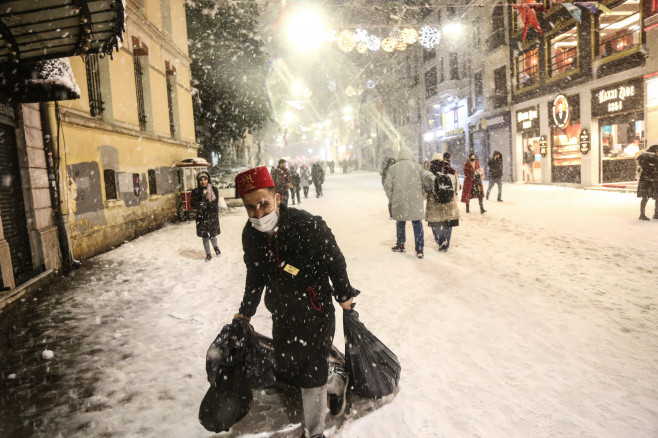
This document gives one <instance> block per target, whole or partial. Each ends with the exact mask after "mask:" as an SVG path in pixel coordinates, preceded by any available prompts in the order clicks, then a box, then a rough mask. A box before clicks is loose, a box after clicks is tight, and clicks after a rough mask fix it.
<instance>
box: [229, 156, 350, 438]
mask: <svg viewBox="0 0 658 438" xmlns="http://www.w3.org/2000/svg"><path fill="white" fill-rule="evenodd" d="M235 181H236V186H237V188H238V194H239V196H240V197H241V198H242V200H243V202H244V206H245V209H246V210H247V214H248V215H249V221H248V222H247V224H246V225H245V227H244V230H243V232H242V246H243V250H244V262H245V265H246V267H247V278H246V285H245V292H244V297H243V299H242V303H241V305H240V310H239V313H238V314H236V315H235V316H236V317H237V318H243V319H245V320H247V321H249V320H250V319H251V316H253V315H254V314H255V313H256V309H257V307H258V305H259V304H260V300H261V296H262V293H263V289H265V306H266V307H267V309H268V310H269V311H270V312H271V313H272V339H273V345H274V361H275V375H276V378H277V380H278V381H281V382H283V383H287V384H289V385H292V386H298V387H301V392H302V408H303V411H304V412H303V422H302V426H303V429H304V434H303V436H304V437H306V438H316V437H323V436H324V435H323V432H324V422H325V411H326V409H327V377H328V373H329V365H328V362H327V357H328V356H329V352H330V350H331V346H332V342H333V338H334V331H335V325H336V320H335V316H334V306H333V302H332V295H333V297H334V298H335V299H336V301H338V303H339V304H340V306H341V307H342V308H343V309H350V306H351V304H352V299H353V297H355V296H356V295H358V293H359V291H358V290H356V289H354V288H353V287H352V286H351V284H350V281H349V278H348V276H347V270H346V264H345V258H344V257H343V254H342V253H341V251H340V249H339V248H338V245H337V244H336V239H335V237H334V235H333V233H332V232H331V230H330V229H329V227H328V226H327V224H326V223H325V221H324V220H322V218H321V217H319V216H313V215H311V214H310V213H308V212H306V211H304V210H297V209H294V208H288V207H287V206H286V205H282V204H281V197H280V195H279V194H278V193H276V191H275V189H274V186H275V185H274V181H273V180H272V178H271V176H270V174H269V172H268V170H267V168H266V167H264V166H263V167H256V168H254V169H250V170H248V171H245V172H242V173H240V174H238V175H237V176H236V178H235ZM330 280H331V283H330ZM332 380H333V381H332V382H330V384H331V386H335V388H331V389H332V390H330V391H329V392H330V393H332V392H333V393H334V394H330V397H331V400H330V410H331V413H332V414H340V413H342V411H343V409H344V404H345V389H346V386H347V374H346V373H345V372H344V371H340V372H339V373H337V374H332ZM335 380H342V382H336V381H335Z"/></svg>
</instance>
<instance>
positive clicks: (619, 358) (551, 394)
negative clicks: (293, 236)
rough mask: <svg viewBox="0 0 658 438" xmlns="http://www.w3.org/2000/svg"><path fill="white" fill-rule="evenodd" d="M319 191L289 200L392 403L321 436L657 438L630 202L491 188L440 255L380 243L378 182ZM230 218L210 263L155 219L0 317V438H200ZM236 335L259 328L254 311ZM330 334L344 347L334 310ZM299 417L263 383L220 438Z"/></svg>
mask: <svg viewBox="0 0 658 438" xmlns="http://www.w3.org/2000/svg"><path fill="white" fill-rule="evenodd" d="M486 185H487V184H486V183H485V188H486ZM323 191H324V196H323V197H322V198H319V199H316V198H315V197H314V196H315V194H314V190H313V188H311V190H310V193H309V195H312V196H313V197H309V198H308V199H302V204H301V207H302V208H304V209H306V210H308V211H310V212H312V213H314V214H318V215H321V216H322V217H323V218H324V219H325V220H326V221H327V223H328V225H329V226H330V227H331V229H332V230H333V232H334V234H335V235H336V239H337V241H338V244H339V245H340V247H341V249H342V251H343V253H344V255H345V258H346V260H347V267H348V272H349V274H350V279H351V282H352V284H353V285H354V286H355V287H356V288H357V289H359V290H361V292H362V293H361V295H360V296H359V297H358V298H356V299H355V302H357V303H358V304H357V307H356V309H357V310H358V311H359V313H360V317H361V320H362V321H363V322H364V323H365V324H366V326H367V327H368V328H369V329H370V330H371V331H372V332H373V333H375V334H376V335H377V336H378V337H379V338H380V339H381V340H382V341H383V342H384V343H386V344H387V345H388V346H389V347H390V348H391V349H392V350H393V351H394V352H395V353H396V354H397V355H398V358H399V359H400V362H401V364H402V376H401V380H400V385H399V389H398V392H397V393H396V394H395V395H394V396H393V397H390V398H389V399H387V400H383V401H377V402H365V401H363V400H361V401H359V402H358V403H356V404H355V405H354V406H352V409H351V410H349V412H347V413H346V414H345V416H344V417H342V418H339V419H334V418H329V417H328V420H327V427H328V430H327V432H326V435H327V437H336V438H337V437H349V438H353V437H363V438H366V437H367V438H371V437H442V438H443V437H445V438H461V437H479V438H496V437H506V438H512V437H533V438H538V437H560V438H568V437H579V438H585V437H592V438H606V437H609V438H618V437H633V438H652V437H656V436H658V297H657V295H658V280H657V278H656V276H657V274H658V221H656V220H652V221H650V222H645V221H639V220H638V219H637V218H638V215H639V207H638V206H639V199H637V198H636V197H635V194H631V193H609V192H602V191H587V190H582V189H574V188H563V187H555V186H542V185H530V184H511V183H507V184H504V185H503V199H504V202H495V197H496V195H497V188H494V189H493V193H492V200H493V202H488V201H485V208H486V209H487V213H486V214H484V215H481V214H480V213H479V212H477V210H478V209H477V208H473V209H472V210H471V211H472V212H471V213H468V214H466V213H465V211H464V208H463V204H460V205H461V214H462V217H461V220H460V225H459V227H457V228H455V229H454V231H453V237H452V243H451V246H450V250H449V251H448V252H447V253H440V252H438V251H437V245H436V243H434V241H433V238H432V233H431V230H430V229H429V228H428V227H427V226H426V224H425V227H424V229H425V258H424V259H420V260H419V259H417V258H416V257H415V254H414V253H413V251H411V252H407V253H403V254H399V253H393V252H391V250H390V248H391V246H393V245H394V244H395V223H394V222H393V221H391V220H390V219H389V218H388V211H387V201H386V196H385V194H384V191H383V189H382V186H381V179H380V176H379V175H378V174H377V173H374V172H358V173H350V174H346V175H343V174H338V173H337V174H333V175H328V176H327V181H326V185H325V186H324V187H323ZM476 204H477V202H476V201H474V203H473V206H476ZM298 207H299V206H298ZM473 211H476V212H473ZM647 212H648V213H649V212H651V213H653V201H650V203H649V206H648V210H647ZM246 220H247V217H246V213H245V212H244V210H243V209H242V208H238V209H233V210H231V211H230V212H229V213H228V214H226V215H223V216H221V218H220V221H221V228H222V233H221V235H220V236H219V246H220V248H221V250H222V254H221V256H219V257H214V258H213V259H212V261H211V262H209V263H206V262H204V251H203V246H202V243H201V239H200V238H198V237H197V236H196V233H195V225H194V222H187V223H177V224H171V225H168V226H166V227H165V228H163V229H161V230H158V231H156V232H153V233H151V234H149V235H146V236H143V237H140V238H138V239H137V240H134V241H132V242H127V243H125V244H124V245H122V246H121V247H119V248H117V249H115V250H112V251H110V252H108V253H105V254H103V255H101V256H98V257H95V258H94V259H91V260H88V261H86V262H85V263H84V264H83V267H82V268H81V269H79V270H78V271H76V272H75V273H74V274H73V276H72V277H71V278H69V279H67V278H64V279H59V280H58V281H57V282H56V284H55V285H54V286H53V290H52V291H50V292H48V293H45V294H43V295H34V296H31V297H29V298H28V299H26V300H24V302H22V303H21V304H20V305H17V306H14V307H13V308H12V309H11V310H9V311H8V312H6V313H4V314H0V337H2V342H1V343H0V345H1V346H2V347H1V349H0V353H1V356H0V366H1V368H0V376H1V377H2V390H1V391H0V392H2V395H0V436H2V437H12V438H13V437H29V436H39V437H41V436H43V437H67V438H68V437H101V436H102V437H137V436H139V437H204V436H211V435H213V434H212V433H210V432H207V431H206V430H205V429H203V427H202V426H201V425H200V424H199V422H198V420H197V415H198V408H199V404H200V402H201V399H202V397H203V395H204V393H205V391H206V390H207V388H208V383H207V380H206V372H205V353H206V349H207V348H208V346H209V345H210V343H211V342H212V340H213V339H214V338H215V336H216V335H217V333H219V331H220V330H221V328H222V326H223V325H224V324H226V323H229V322H230V321H231V319H232V317H233V314H234V313H235V312H236V311H237V309H238V306H239V304H240V301H241V298H242V293H243V288H244V275H245V268H244V263H243V261H242V246H241V233H242V228H243V226H244V224H245V222H246ZM412 240H413V232H412V230H411V224H408V225H407V242H411V241H412ZM336 307H337V316H340V312H339V309H340V308H339V307H338V306H337V305H336ZM252 324H253V326H254V328H255V329H256V330H257V331H259V332H262V333H264V334H267V335H268V336H269V335H270V328H271V321H270V318H269V313H268V312H267V310H266V309H265V306H264V304H262V303H261V306H260V307H259V310H258V313H257V315H256V316H255V317H254V318H253V319H252ZM336 333H337V335H336V338H335V340H334V343H335V345H336V346H337V347H338V348H339V349H340V350H343V349H344V340H343V336H342V320H341V318H340V317H338V318H337V330H336ZM5 346H6V347H5ZM46 349H48V350H51V351H52V352H53V354H54V357H53V358H52V359H50V360H45V359H43V358H42V352H43V351H44V350H46ZM350 401H351V399H350V398H349V393H348V403H350ZM328 416H329V414H328ZM299 422H300V417H299V402H298V400H297V399H296V398H295V397H288V395H286V394H280V393H277V392H276V391H273V390H272V391H270V390H268V391H259V392H258V393H257V394H255V401H254V405H253V406H252V411H251V412H250V413H249V414H248V415H247V417H245V418H244V419H243V420H241V421H240V422H239V423H238V424H237V425H236V426H235V427H234V428H233V429H232V430H231V431H230V432H227V433H224V434H219V435H217V436H224V437H235V436H251V437H269V436H276V437H298V436H299V435H300V433H301V429H300V426H299Z"/></svg>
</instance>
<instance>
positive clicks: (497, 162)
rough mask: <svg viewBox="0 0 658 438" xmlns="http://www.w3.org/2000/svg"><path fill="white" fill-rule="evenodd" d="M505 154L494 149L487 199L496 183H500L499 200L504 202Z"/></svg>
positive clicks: (490, 161) (490, 162)
mask: <svg viewBox="0 0 658 438" xmlns="http://www.w3.org/2000/svg"><path fill="white" fill-rule="evenodd" d="M502 179H503V154H501V153H500V152H498V151H494V153H493V156H492V157H491V159H490V160H489V187H488V188H487V201H488V200H489V194H490V193H491V189H492V187H493V186H494V184H496V185H498V202H503V198H502V196H503V182H502Z"/></svg>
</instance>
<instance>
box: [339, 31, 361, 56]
mask: <svg viewBox="0 0 658 438" xmlns="http://www.w3.org/2000/svg"><path fill="white" fill-rule="evenodd" d="M336 44H338V48H339V49H340V50H342V51H343V52H345V53H348V52H351V51H352V50H353V49H354V46H355V45H356V41H354V32H352V31H351V30H344V31H342V32H341V33H339V34H338V41H337V42H336Z"/></svg>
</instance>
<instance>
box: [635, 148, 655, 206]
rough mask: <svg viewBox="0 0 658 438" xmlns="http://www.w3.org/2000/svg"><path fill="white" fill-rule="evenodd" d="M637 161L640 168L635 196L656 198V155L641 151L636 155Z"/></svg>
mask: <svg viewBox="0 0 658 438" xmlns="http://www.w3.org/2000/svg"><path fill="white" fill-rule="evenodd" d="M637 163H638V165H639V166H640V169H642V173H640V181H639V182H638V185H637V197H638V198H653V199H658V155H656V154H655V153H652V152H643V153H642V154H640V156H639V157H637Z"/></svg>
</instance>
